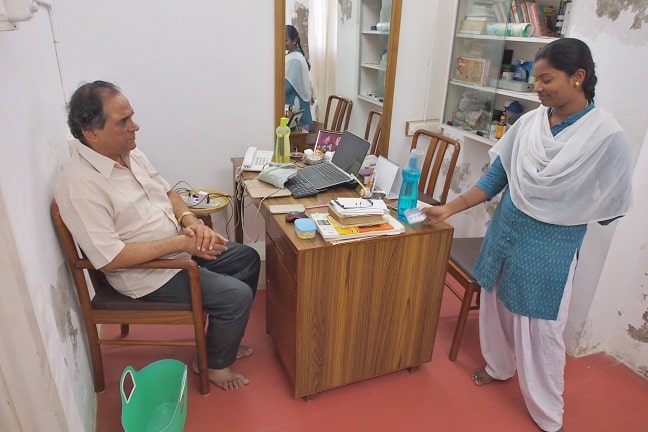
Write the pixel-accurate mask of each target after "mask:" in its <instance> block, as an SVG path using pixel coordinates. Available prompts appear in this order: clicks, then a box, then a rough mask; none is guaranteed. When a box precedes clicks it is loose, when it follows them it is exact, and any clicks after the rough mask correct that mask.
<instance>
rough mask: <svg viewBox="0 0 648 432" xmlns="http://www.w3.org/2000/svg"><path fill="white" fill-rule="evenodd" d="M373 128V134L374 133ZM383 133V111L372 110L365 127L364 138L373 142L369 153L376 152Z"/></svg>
mask: <svg viewBox="0 0 648 432" xmlns="http://www.w3.org/2000/svg"><path fill="white" fill-rule="evenodd" d="M372 130H373V135H372V133H371V132H372ZM381 134H382V113H381V112H379V111H375V110H370V111H369V115H367V126H366V127H365V133H364V139H366V140H367V141H369V142H370V143H371V147H370V148H369V154H376V151H377V150H378V141H380V135H381Z"/></svg>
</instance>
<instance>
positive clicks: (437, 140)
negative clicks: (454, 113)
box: [411, 129, 461, 205]
mask: <svg viewBox="0 0 648 432" xmlns="http://www.w3.org/2000/svg"><path fill="white" fill-rule="evenodd" d="M421 137H426V138H429V140H428V141H429V145H428V147H427V151H426V153H425V160H424V161H423V167H422V168H421V179H420V180H419V185H418V190H419V193H420V194H424V195H425V196H426V197H427V198H428V199H426V200H425V201H429V203H430V204H434V205H439V204H445V203H446V200H447V199H448V191H450V183H451V182H452V175H453V174H454V170H455V168H456V166H457V159H458V158H459V151H460V150H461V145H460V144H459V141H457V140H454V139H452V138H449V137H447V136H445V135H442V134H440V133H436V132H432V131H429V130H426V129H419V130H417V131H416V132H414V136H413V138H412V145H411V149H412V150H413V149H415V148H417V147H418V146H419V145H420V146H421V148H423V147H424V143H423V142H422V141H425V139H423V140H421V142H419V139H420V138H421ZM446 159H447V160H448V163H447V172H446V173H445V179H444V181H443V185H442V186H441V191H440V195H439V198H438V199H436V198H434V197H435V191H436V189H437V182H438V181H439V177H440V176H441V174H442V173H441V169H442V168H443V167H444V160H446Z"/></svg>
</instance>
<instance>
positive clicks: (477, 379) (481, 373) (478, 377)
mask: <svg viewBox="0 0 648 432" xmlns="http://www.w3.org/2000/svg"><path fill="white" fill-rule="evenodd" d="M470 379H472V381H473V382H474V383H475V385H478V386H483V385H485V384H488V383H489V382H493V381H495V378H493V377H492V376H490V375H488V372H486V368H480V369H475V370H474V371H473V373H472V375H470Z"/></svg>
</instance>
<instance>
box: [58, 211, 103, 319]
mask: <svg viewBox="0 0 648 432" xmlns="http://www.w3.org/2000/svg"><path fill="white" fill-rule="evenodd" d="M50 210H51V215H52V222H53V223H54V229H55V230H56V234H57V235H58V238H59V242H60V243H61V247H62V248H63V255H64V257H65V260H66V261H67V263H68V266H69V267H70V272H71V273H72V279H73V281H74V286H75V287H76V290H77V294H78V296H79V303H80V304H81V309H82V311H83V313H84V314H85V315H87V314H89V313H90V312H91V311H92V297H91V293H90V287H89V286H88V283H87V280H86V278H85V271H87V272H88V276H89V277H90V281H91V283H92V286H93V288H94V290H95V293H96V291H97V290H101V289H103V288H102V287H104V286H106V285H107V284H106V283H104V282H105V277H104V275H103V273H101V272H100V271H98V270H95V269H94V267H93V266H92V264H90V260H88V259H87V258H86V257H85V256H84V255H83V252H82V251H81V250H80V249H79V248H77V245H76V243H75V241H74V239H73V238H72V234H71V233H70V231H69V230H68V229H67V227H66V226H65V223H64V222H63V219H62V218H61V213H60V211H59V208H58V205H57V204H56V201H52V205H51V208H50ZM93 294H94V293H93Z"/></svg>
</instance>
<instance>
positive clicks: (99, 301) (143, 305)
mask: <svg viewBox="0 0 648 432" xmlns="http://www.w3.org/2000/svg"><path fill="white" fill-rule="evenodd" d="M92 306H93V307H94V308H95V309H100V310H148V311H151V310H167V311H168V310H182V311H188V310H191V305H190V304H182V303H166V302H157V301H151V300H143V299H134V298H131V297H128V296H125V295H123V294H121V293H119V292H117V291H116V290H115V289H114V288H113V287H111V286H110V285H107V284H105V285H104V286H102V287H101V289H98V290H97V292H96V294H95V296H94V297H93V298H92Z"/></svg>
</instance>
